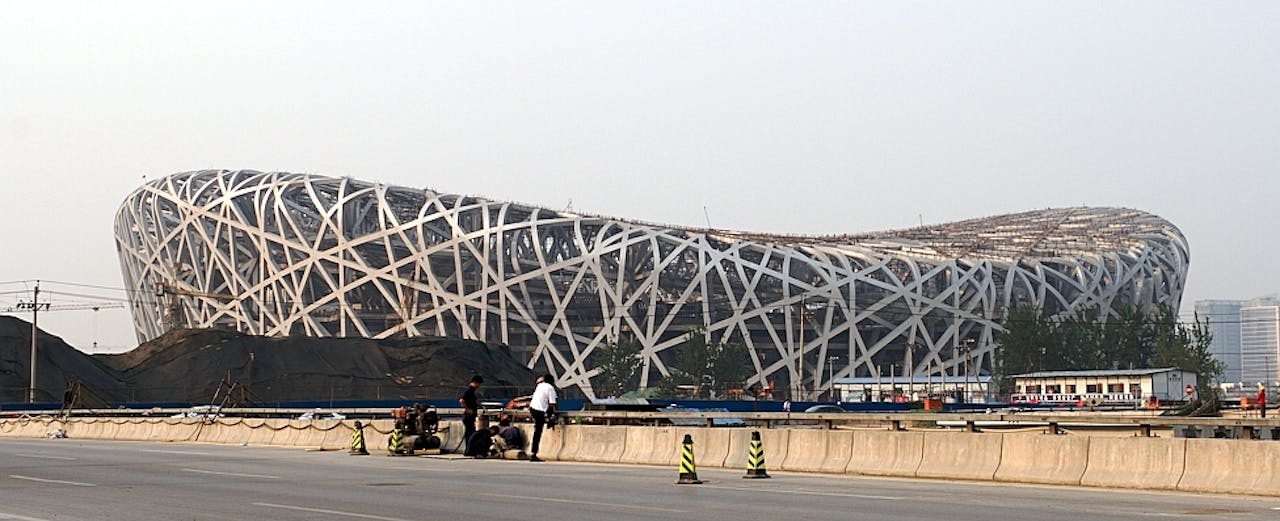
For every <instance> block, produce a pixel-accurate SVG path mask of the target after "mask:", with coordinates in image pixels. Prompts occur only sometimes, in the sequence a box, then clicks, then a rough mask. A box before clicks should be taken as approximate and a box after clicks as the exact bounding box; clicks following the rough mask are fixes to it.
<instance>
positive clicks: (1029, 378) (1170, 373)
mask: <svg viewBox="0 0 1280 521" xmlns="http://www.w3.org/2000/svg"><path fill="white" fill-rule="evenodd" d="M1013 381H1014V385H1015V387H1016V388H1017V390H1016V391H1015V392H1014V395H1013V396H1012V398H1011V401H1013V402H1028V403H1038V402H1048V403H1054V402H1079V401H1092V402H1095V403H1098V402H1111V403H1116V402H1140V401H1144V400H1150V399H1151V398H1152V397H1155V398H1156V399H1158V400H1161V401H1164V400H1174V401H1182V400H1188V399H1190V398H1192V397H1193V396H1192V395H1191V394H1189V393H1188V392H1187V391H1188V389H1191V390H1192V393H1194V389H1195V387H1196V373H1194V372H1191V371H1184V370H1182V369H1178V368H1176V367H1165V368H1160V369H1117V370H1099V371H1044V372H1039V373H1027V374H1019V375H1014V376H1013Z"/></svg>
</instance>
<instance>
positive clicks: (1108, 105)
mask: <svg viewBox="0 0 1280 521" xmlns="http://www.w3.org/2000/svg"><path fill="white" fill-rule="evenodd" d="M1277 93H1280V3H1277V2H1166V1H1160V2H1114V1H1111V2H1083V1H1081V2H919V3H916V2H899V1H894V2H883V3H864V2H830V3H827V2H793V3H788V2H744V1H737V0H735V1H726V2H688V1H681V2H636V3H599V2H564V3H552V2H539V3H526V2H512V3H479V2H456V3H450V4H435V3H433V4H423V3H420V2H406V3H392V2H382V3H371V4H369V3H364V2H360V3H356V2H352V3H334V4H330V3H321V2H296V3H293V2H201V3H195V2H84V3H67V2H25V3H19V2H8V3H5V4H3V9H2V10H0V176H2V177H0V180H2V184H0V218H2V219H3V224H0V245H3V255H2V256H0V307H2V306H5V305H9V304H12V303H15V302H17V301H18V300H19V298H20V297H23V296H24V295H21V294H17V293H13V292H14V291H24V290H25V289H26V288H29V286H30V285H29V284H25V285H24V284H7V283H8V282H10V281H20V280H28V279H43V280H54V281H63V282H72V283H82V284H94V285H101V286H106V287H116V288H118V287H122V285H123V282H122V280H121V275H120V268H119V262H118V260H117V257H116V253H115V246H114V242H113V240H112V232H111V229H112V224H113V222H114V218H115V212H116V210H117V208H118V207H119V205H120V203H121V202H122V201H123V200H124V198H125V197H126V196H127V195H128V194H129V193H130V192H131V191H132V190H134V189H135V188H137V187H138V186H139V185H140V184H141V183H142V182H143V179H144V176H145V177H146V178H147V179H154V178H156V177H158V176H163V175H166V174H170V173H173V172H178V171H185V170H194V169H201V168H232V169H238V168H249V169H256V170H283V171H291V172H312V173H320V174H328V175H349V176H352V177H356V178H361V179H367V180H374V181H382V182H385V183H393V184H401V185H408V186H423V187H430V188H434V189H438V190H442V191H448V192H458V193H469V194H480V195H486V196H489V197H493V198H497V199H508V200H515V201H521V202H526V203H532V204H537V205H543V206H548V207H553V208H564V207H565V206H567V205H568V204H569V202H570V200H572V205H573V208H574V209H575V210H578V211H583V212H591V213H600V214H608V215H618V216H625V217H631V218H638V219H644V220H650V221H657V222H663V223H672V224H685V225H699V226H700V225H704V224H705V222H706V219H707V218H706V217H705V215H704V210H703V208H704V207H705V208H706V214H709V216H710V221H711V224H712V225H713V226H715V227H717V228H730V229H743V230H753V231H774V232H795V233H807V234H826V233H842V232H859V231H873V230H879V229H889V228H903V227H909V226H913V225H916V224H918V222H919V221H920V220H921V219H923V221H924V222H925V223H937V222H946V221H952V220H957V219H963V218H968V217H977V216H985V215H993V214H999V213H1006V212H1016V211H1022V210H1030V209H1037V208H1046V207H1056V206H1070V205H1080V204H1087V205H1106V206H1124V207H1131V208H1138V209H1142V210H1146V211H1150V212H1153V213H1156V214H1158V215H1160V216H1162V217H1164V218H1166V219H1168V220H1170V221H1171V222H1173V223H1174V224H1175V225H1177V226H1178V227H1179V228H1181V229H1182V231H1183V232H1184V233H1185V234H1186V235H1187V237H1188V239H1189V241H1190V244H1191V259H1192V263H1191V272H1190V278H1189V281H1188V285H1187V291H1186V293H1185V294H1184V309H1185V308H1189V305H1190V303H1191V302H1193V301H1194V300H1196V299H1205V298H1248V297H1253V296H1257V295H1261V294H1265V293H1274V292H1276V291H1278V290H1280V269H1277V268H1278V266H1277V260H1276V259H1278V258H1280V241H1278V240H1277V238H1276V229H1277V227H1276V223H1277V222H1280V210H1278V209H1277V204H1276V203H1277V199H1280V197H1278V196H1280V180H1278V179H1277V174H1278V173H1280V172H1277V165H1278V164H1280V95H1277ZM42 287H43V288H44V289H50V290H54V291H60V292H63V293H75V292H79V293H83V294H102V295H111V296H116V297H119V296H122V294H121V293H119V292H112V291H108V290H95V289H89V288H76V287H72V286H66V285H57V284H54V283H46V284H45V285H43V286H42ZM51 296H52V297H53V298H54V299H55V302H59V303H73V302H76V301H84V300H87V299H85V298H81V297H75V296H68V295H56V294H55V295H51ZM23 316H24V317H25V318H28V319H29V314H25V315H23ZM41 325H42V326H43V327H45V328H46V329H48V330H49V331H51V332H53V333H54V334H57V335H60V336H62V337H63V338H65V339H66V340H68V341H69V342H70V343H72V344H73V345H76V346H77V347H80V348H82V349H86V350H88V349H89V346H91V345H92V343H93V342H94V341H97V342H98V343H99V348H98V351H99V352H102V351H119V350H123V349H127V348H131V347H133V345H134V344H135V343H136V342H135V340H134V336H133V332H132V327H131V325H130V323H129V318H128V316H127V313H126V312H124V311H121V310H102V311H98V312H92V311H61V312H56V313H49V314H45V315H43V316H42V319H41Z"/></svg>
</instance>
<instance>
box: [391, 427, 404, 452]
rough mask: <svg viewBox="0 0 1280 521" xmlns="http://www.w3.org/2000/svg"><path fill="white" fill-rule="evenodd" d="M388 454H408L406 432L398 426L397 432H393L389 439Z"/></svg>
mask: <svg viewBox="0 0 1280 521" xmlns="http://www.w3.org/2000/svg"><path fill="white" fill-rule="evenodd" d="M387 452H389V453H390V454H388V455H389V456H404V455H405V454H408V451H406V450H405V448H404V431H402V430H400V427H399V426H396V428H395V430H392V431H391V436H390V437H388V438H387Z"/></svg>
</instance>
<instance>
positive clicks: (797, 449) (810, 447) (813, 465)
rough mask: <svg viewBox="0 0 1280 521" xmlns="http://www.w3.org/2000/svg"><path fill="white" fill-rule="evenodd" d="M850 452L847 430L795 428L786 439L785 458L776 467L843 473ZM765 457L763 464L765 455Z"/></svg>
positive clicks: (851, 444)
mask: <svg viewBox="0 0 1280 521" xmlns="http://www.w3.org/2000/svg"><path fill="white" fill-rule="evenodd" d="M852 451H853V434H852V433H851V432H849V431H835V430H825V429H795V430H792V431H791V434H790V435H789V436H788V445H787V458H786V460H784V461H782V464H781V465H780V466H779V468H781V469H782V470H794V471H797V472H834V473H844V469H845V467H847V466H848V465H849V456H850V453H851V452H852ZM765 456H766V462H767V456H768V453H767V452H766V453H765ZM767 466H768V465H766V468H767Z"/></svg>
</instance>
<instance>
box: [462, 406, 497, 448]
mask: <svg viewBox="0 0 1280 521" xmlns="http://www.w3.org/2000/svg"><path fill="white" fill-rule="evenodd" d="M480 423H481V425H480V429H478V430H476V431H475V432H472V433H471V435H470V436H468V437H467V439H465V440H463V446H464V447H465V448H464V449H463V450H462V455H463V456H471V457H473V458H484V457H488V456H489V451H490V449H491V447H492V446H493V434H491V430H492V429H491V428H490V427H489V425H488V423H489V420H488V418H485V417H483V416H481V417H480ZM495 428H496V427H495Z"/></svg>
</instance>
